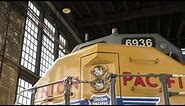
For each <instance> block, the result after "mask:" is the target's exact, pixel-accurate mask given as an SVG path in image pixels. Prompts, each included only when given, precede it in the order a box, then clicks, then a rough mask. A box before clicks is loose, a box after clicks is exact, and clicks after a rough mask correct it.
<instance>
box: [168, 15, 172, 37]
mask: <svg viewBox="0 0 185 106" xmlns="http://www.w3.org/2000/svg"><path fill="white" fill-rule="evenodd" d="M172 19H173V14H171V15H170V19H169V25H168V32H167V39H169V37H170V31H171V26H172Z"/></svg>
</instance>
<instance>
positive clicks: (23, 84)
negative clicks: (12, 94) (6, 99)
mask: <svg viewBox="0 0 185 106" xmlns="http://www.w3.org/2000/svg"><path fill="white" fill-rule="evenodd" d="M31 87H32V84H31V83H29V82H27V81H25V80H23V79H22V78H19V83H18V89H17V98H18V96H19V95H20V98H19V100H18V102H19V104H21V105H30V104H31V92H29V91H25V92H23V93H21V94H19V93H20V92H21V91H22V90H24V89H28V88H31Z"/></svg>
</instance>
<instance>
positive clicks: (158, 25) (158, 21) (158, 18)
mask: <svg viewBox="0 0 185 106" xmlns="http://www.w3.org/2000/svg"><path fill="white" fill-rule="evenodd" d="M160 26H161V20H160V16H158V17H157V33H158V34H160V29H161V28H160Z"/></svg>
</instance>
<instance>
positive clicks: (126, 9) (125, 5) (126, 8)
mask: <svg viewBox="0 0 185 106" xmlns="http://www.w3.org/2000/svg"><path fill="white" fill-rule="evenodd" d="M123 3H124V7H125V13H127V11H128V7H127V2H126V1H124V2H123Z"/></svg>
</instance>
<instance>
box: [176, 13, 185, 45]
mask: <svg viewBox="0 0 185 106" xmlns="http://www.w3.org/2000/svg"><path fill="white" fill-rule="evenodd" d="M184 18H185V13H183V14H182V16H181V21H180V24H179V27H178V31H177V34H176V38H177V45H178V47H180V45H181V42H180V37H181V33H182V29H183V26H184V22H185V20H184Z"/></svg>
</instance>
